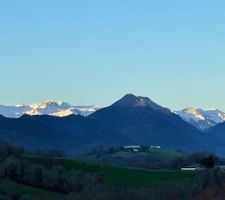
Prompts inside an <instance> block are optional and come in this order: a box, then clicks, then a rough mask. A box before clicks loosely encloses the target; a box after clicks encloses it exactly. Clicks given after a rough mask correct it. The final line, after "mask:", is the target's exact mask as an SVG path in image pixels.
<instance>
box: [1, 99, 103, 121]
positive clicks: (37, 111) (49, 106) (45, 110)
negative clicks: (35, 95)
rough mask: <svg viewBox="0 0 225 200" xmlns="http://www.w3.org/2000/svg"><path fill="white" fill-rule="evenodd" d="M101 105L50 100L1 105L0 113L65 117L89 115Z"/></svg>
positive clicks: (16, 115) (17, 115) (5, 114)
mask: <svg viewBox="0 0 225 200" xmlns="http://www.w3.org/2000/svg"><path fill="white" fill-rule="evenodd" d="M100 108H101V107H100V106H72V105H70V104H69V103H66V102H63V101H53V100H48V101H46V102H41V103H34V104H31V105H26V104H18V105H16V106H3V105H0V114H1V115H3V116H5V117H9V118H18V117H21V116H22V115H24V114H27V115H52V116H58V117H65V116H69V115H82V116H88V115H90V114H92V113H93V112H95V111H97V110H98V109H100Z"/></svg>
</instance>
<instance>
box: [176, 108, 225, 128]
mask: <svg viewBox="0 0 225 200" xmlns="http://www.w3.org/2000/svg"><path fill="white" fill-rule="evenodd" d="M175 113H177V114H178V115H179V116H180V117H181V118H182V119H183V120H185V121H186V122H188V123H190V124H191V125H193V126H195V127H196V128H198V129H201V130H206V129H208V128H210V127H213V126H215V125H217V124H219V123H222V122H224V121H225V113H224V112H222V111H220V110H218V109H211V110H203V109H201V108H198V109H195V108H185V109H183V110H181V111H176V112H175Z"/></svg>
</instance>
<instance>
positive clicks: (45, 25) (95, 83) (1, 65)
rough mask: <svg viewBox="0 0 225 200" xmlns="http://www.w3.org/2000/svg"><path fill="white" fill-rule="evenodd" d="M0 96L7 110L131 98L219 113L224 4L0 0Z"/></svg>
mask: <svg viewBox="0 0 225 200" xmlns="http://www.w3.org/2000/svg"><path fill="white" fill-rule="evenodd" d="M0 91H1V95H0V104H6V105H11V104H17V103H33V102H38V101H45V100H47V99H55V100H64V101H68V102H69V103H71V104H73V105H87V104H98V105H108V104H111V103H113V102H114V101H115V100H117V99H118V98H120V97H121V96H123V95H124V94H126V93H134V94H136V95H143V96H148V97H150V98H151V99H152V100H154V101H156V102H158V103H159V104H161V105H163V106H167V107H170V108H173V109H177V108H181V107H186V106H194V107H203V108H211V107H217V108H220V109H223V110H224V111H225V1H224V0H213V1H212V0H198V1H196V0H186V1H185V0H184V1H181V0H111V1H106V0H101V1H100V0H36V1H35V0H34V1H31V0H20V1H17V0H11V1H7V0H5V1H1V2H0Z"/></svg>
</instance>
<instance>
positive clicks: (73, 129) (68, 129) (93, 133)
mask: <svg viewBox="0 0 225 200" xmlns="http://www.w3.org/2000/svg"><path fill="white" fill-rule="evenodd" d="M112 134H114V136H115V137H114V138H111V135H112ZM0 140H3V141H7V142H11V143H14V144H17V145H20V146H23V147H25V148H27V149H33V150H38V149H39V150H47V149H60V150H64V151H65V152H66V153H68V154H73V155H74V154H79V153H81V152H85V151H89V150H90V149H91V148H94V147H95V146H98V145H106V146H107V145H109V146H115V145H118V144H127V143H130V142H131V141H129V140H128V138H127V137H125V136H123V135H122V134H121V133H119V132H117V131H116V130H114V129H107V128H101V127H100V126H99V124H98V123H97V122H95V121H94V120H91V119H88V118H85V117H82V116H79V115H78V116H75V115H70V116H67V117H62V118H61V117H54V116H48V115H40V116H29V115H24V116H22V117H20V118H5V117H3V116H0Z"/></svg>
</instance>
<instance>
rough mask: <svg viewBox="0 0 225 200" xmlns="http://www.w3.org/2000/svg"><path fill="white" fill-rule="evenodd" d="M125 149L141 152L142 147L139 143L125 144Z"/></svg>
mask: <svg viewBox="0 0 225 200" xmlns="http://www.w3.org/2000/svg"><path fill="white" fill-rule="evenodd" d="M123 149H124V151H129V152H140V151H141V149H142V147H141V146H139V145H129V146H123Z"/></svg>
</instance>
